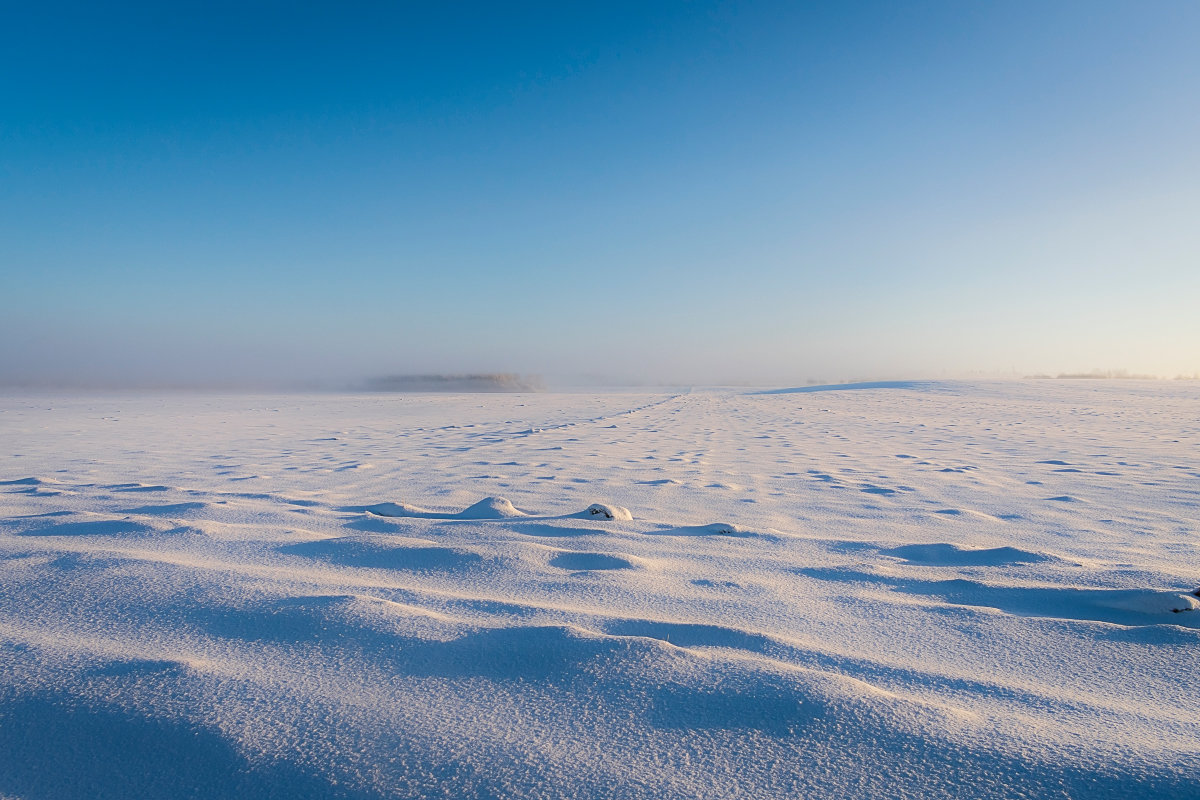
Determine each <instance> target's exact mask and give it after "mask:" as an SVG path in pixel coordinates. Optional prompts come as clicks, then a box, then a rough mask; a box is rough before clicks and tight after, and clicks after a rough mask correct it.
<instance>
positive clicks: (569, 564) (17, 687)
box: [0, 381, 1200, 800]
mask: <svg viewBox="0 0 1200 800" xmlns="http://www.w3.org/2000/svg"><path fill="white" fill-rule="evenodd" d="M489 498H505V499H506V501H507V502H505V501H504V500H496V499H489ZM593 504H604V505H603V506H597V507H592V506H593ZM621 508H625V509H628V510H629V512H630V513H631V514H632V519H631V520H630V519H622V517H623V516H624V514H622V513H621ZM609 517H613V518H611V519H610V518H609ZM0 559H2V560H0V797H5V798H27V799H28V800H36V799H37V798H67V797H72V798H75V797H88V798H109V797H112V798H116V797H121V798H131V797H154V798H160V797H161V798H168V797H169V798H185V797H233V796H237V797H241V798H260V797H278V798H294V797H347V798H359V797H364V798H365V797H397V798H431V797H446V798H584V799H586V798H775V797H778V798H785V797H788V798H790V797H811V798H820V797H828V798H855V797H864V798H865V797H890V798H902V797H970V798H987V797H1004V798H1013V797H1056V798H1058V797H1079V798H1084V797H1086V798H1089V799H1091V798H1108V797H1133V798H1139V799H1140V800H1146V799H1147V798H1157V797H1162V798H1182V797H1189V796H1193V795H1194V794H1195V790H1196V787H1197V786H1200V741H1198V739H1200V688H1198V687H1200V683H1198V681H1197V673H1196V665H1197V663H1198V661H1197V659H1198V653H1200V610H1197V609H1198V608H1200V598H1197V597H1196V596H1194V595H1193V594H1192V592H1193V591H1194V590H1196V589H1197V587H1198V586H1200V386H1198V385H1197V384H1195V383H1184V382H1171V383H1168V382H1160V383H1139V382H1132V381H1115V382H1101V381H1075V382H1065V381H1029V382H1003V383H978V384H960V383H886V384H875V385H873V386H872V387H870V388H840V389H836V390H827V391H816V390H812V389H805V390H799V391H794V392H780V393H771V394H760V393H753V392H747V391H741V390H737V391H734V390H729V391H698V392H690V393H685V394H658V395H654V394H619V393H598V394H523V395H354V396H335V395H304V396H297V395H279V396H228V397H225V396H222V397H217V396H203V395H183V394H181V395H160V396H154V397H133V396H120V395H107V396H91V397H49V396H40V395H37V396H35V395H14V396H8V397H5V398H0Z"/></svg>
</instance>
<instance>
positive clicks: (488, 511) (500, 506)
mask: <svg viewBox="0 0 1200 800" xmlns="http://www.w3.org/2000/svg"><path fill="white" fill-rule="evenodd" d="M455 516H457V517H459V518H460V519H508V518H510V517H523V516H525V512H523V511H518V510H517V509H516V507H514V506H513V504H512V503H511V502H509V501H508V500H507V499H506V498H503V497H485V498H484V499H482V500H480V501H479V502H478V503H476V504H475V505H473V506H471V507H470V508H467V509H466V510H464V511H462V512H460V513H458V514H456V515H455Z"/></svg>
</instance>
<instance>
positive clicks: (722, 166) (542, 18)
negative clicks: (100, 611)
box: [0, 0, 1200, 385]
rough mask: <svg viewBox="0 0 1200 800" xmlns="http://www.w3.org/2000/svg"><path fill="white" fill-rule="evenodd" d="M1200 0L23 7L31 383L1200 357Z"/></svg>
mask: <svg viewBox="0 0 1200 800" xmlns="http://www.w3.org/2000/svg"><path fill="white" fill-rule="evenodd" d="M1197 41H1200V3H1196V2H1194V1H1193V0H1183V1H1182V2H1170V1H1169V0H1163V1H1162V2H1152V3H1135V2H1131V1H1127V2H1106V1H1105V0H1086V1H1085V2H1067V1H1066V0H1063V1H1062V2H1044V1H1043V0H1037V1H1036V2H1034V1H1032V0H1029V1H1023V0H1013V1H1012V2H958V1H956V2H920V1H919V0H918V1H916V2H903V3H900V2H829V3H804V2H783V3H774V2H740V3H709V2H700V1H697V2H672V1H671V0H663V2H654V3H644V2H634V3H625V2H619V1H618V2H604V3H594V4H584V3H579V4H576V3H561V2H552V3H521V2H515V3H464V2H445V3H428V2H422V3H355V2H339V3H328V4H322V3H295V2H286V3H285V2H279V3H252V2H236V3H234V2H229V3H223V2H197V3H190V2H171V3H160V2H155V3H146V4H122V3H104V4H98V3H78V4H72V3H54V2H39V3H20V4H18V3H3V4H0V385H123V384H124V385H158V384H161V385H176V384H214V385H241V384H245V385H269V384H279V385H283V384H295V385H299V384H313V385H316V384H328V385H339V384H342V383H352V382H354V381H358V380H362V379H364V378H367V377H370V376H376V375H388V374H411V373H473V372H518V373H529V374H540V375H543V376H547V377H549V378H550V379H551V380H552V381H559V382H566V383H570V382H572V381H575V382H588V381H600V382H610V383H629V382H663V383H735V382H736V383H755V384H764V385H768V384H769V385H793V384H795V385H799V384H802V383H804V382H806V381H830V382H833V381H840V380H851V379H856V378H863V379H872V378H874V379H882V378H931V377H932V378H936V377H969V376H986V375H996V376H1005V375H1027V374H1035V373H1050V374H1057V373H1059V372H1081V371H1089V370H1093V369H1101V370H1112V369H1124V370H1128V371H1130V372H1135V373H1149V374H1156V375H1164V376H1171V377H1173V376H1175V375H1177V374H1180V373H1185V374H1192V373H1196V372H1200V223H1198V222H1197V221H1198V220H1200V147H1197V145H1196V143H1197V142H1200V47H1197V45H1196V43H1197Z"/></svg>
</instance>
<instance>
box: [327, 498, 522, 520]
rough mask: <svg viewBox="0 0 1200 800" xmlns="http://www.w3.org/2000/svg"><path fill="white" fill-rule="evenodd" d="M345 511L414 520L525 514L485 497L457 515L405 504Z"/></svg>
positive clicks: (376, 505)
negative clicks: (411, 518)
mask: <svg viewBox="0 0 1200 800" xmlns="http://www.w3.org/2000/svg"><path fill="white" fill-rule="evenodd" d="M344 510H346V511H365V512H366V513H368V514H374V515H376V516H378V517H413V518H416V519H510V518H512V517H524V516H526V515H525V512H523V511H518V510H517V509H516V507H515V506H513V504H512V503H511V502H509V501H508V500H507V499H506V498H503V497H485V498H483V499H482V500H480V501H479V502H478V503H475V504H474V505H472V506H468V507H467V508H465V509H463V510H462V511H459V512H457V513H446V512H441V511H429V510H427V509H424V508H419V507H418V506H410V505H408V504H407V503H375V504H374V505H370V506H359V507H351V508H347V509H344Z"/></svg>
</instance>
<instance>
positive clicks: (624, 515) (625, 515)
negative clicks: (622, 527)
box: [575, 503, 633, 522]
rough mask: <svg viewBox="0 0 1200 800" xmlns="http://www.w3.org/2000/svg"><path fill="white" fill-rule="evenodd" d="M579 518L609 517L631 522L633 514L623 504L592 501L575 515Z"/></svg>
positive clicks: (618, 520)
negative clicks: (613, 504)
mask: <svg viewBox="0 0 1200 800" xmlns="http://www.w3.org/2000/svg"><path fill="white" fill-rule="evenodd" d="M575 516H576V517H579V518H581V519H611V520H616V521H617V522H632V521H633V514H631V513H630V512H629V509H628V508H624V507H623V506H610V505H606V504H605V503H592V504H591V505H590V506H588V507H587V508H585V509H584V510H583V511H580V512H579V513H578V514H576V515H575Z"/></svg>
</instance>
